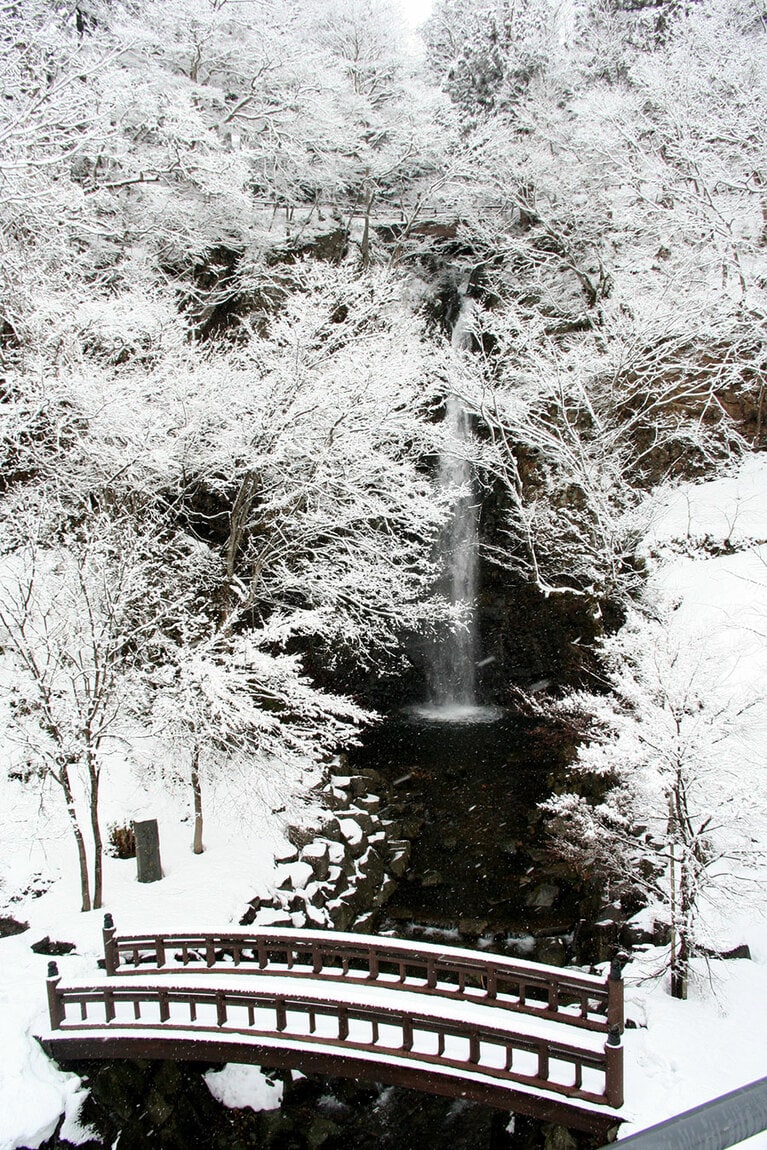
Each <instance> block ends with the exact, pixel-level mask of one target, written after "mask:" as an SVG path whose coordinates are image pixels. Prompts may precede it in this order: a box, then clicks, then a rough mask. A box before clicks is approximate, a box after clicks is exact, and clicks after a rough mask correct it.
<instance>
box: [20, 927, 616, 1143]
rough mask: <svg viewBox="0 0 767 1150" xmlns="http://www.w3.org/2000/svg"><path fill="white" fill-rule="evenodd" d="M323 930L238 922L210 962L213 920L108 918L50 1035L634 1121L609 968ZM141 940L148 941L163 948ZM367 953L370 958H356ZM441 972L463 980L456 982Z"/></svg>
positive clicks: (584, 1119) (62, 1041)
mask: <svg viewBox="0 0 767 1150" xmlns="http://www.w3.org/2000/svg"><path fill="white" fill-rule="evenodd" d="M307 935H309V932H300V931H295V932H280V938H279V939H276V938H275V935H274V934H269V935H264V936H260V935H258V936H239V937H237V936H226V942H227V946H222V945H221V943H222V941H223V940H222V938H221V937H220V936H208V939H207V942H206V940H205V939H204V938H203V944H204V945H203V954H205V955H206V958H205V963H204V965H201V962H202V955H201V954H200V953H198V952H197V951H190V950H189V949H188V948H187V946H186V943H187V942H190V940H191V939H193V940H194V943H195V946H196V947H198V948H199V946H200V936H159V937H158V938H155V937H152V938H151V939H150V940H149V941H147V939H146V938H142V939H140V940H139V939H138V937H136V938H134V939H121V940H116V939H115V938H114V934H113V931H111V932H109V931H105V944H106V957H107V961H106V966H107V970H108V972H109V973H108V974H107V975H106V976H105V977H103V978H99V979H95V980H94V981H93V982H92V983H91V984H90V985H88V986H72V987H61V986H60V985H59V983H60V980H59V977H58V972H57V970H55V969H54V970H52V972H51V976H50V977H49V981H48V998H49V1008H50V1019H51V1029H50V1031H49V1032H47V1033H46V1034H45V1035H43V1036H42V1038H41V1041H42V1042H43V1045H44V1046H45V1048H46V1049H47V1050H48V1051H49V1052H51V1053H53V1054H55V1055H56V1056H57V1057H59V1058H64V1059H67V1058H69V1059H77V1058H131V1057H133V1058H135V1057H141V1058H184V1059H189V1060H198V1061H206V1062H219V1061H220V1062H228V1061H246V1062H256V1063H260V1064H261V1065H268V1066H289V1067H293V1068H297V1069H300V1070H304V1071H305V1072H307V1073H312V1072H317V1073H325V1074H340V1075H342V1076H344V1075H346V1076H349V1077H362V1078H372V1079H373V1080H375V1081H382V1082H388V1083H394V1084H399V1085H405V1086H410V1087H414V1088H416V1089H423V1090H428V1091H431V1092H433V1093H438V1094H446V1095H450V1096H454V1097H464V1098H469V1099H472V1100H475V1101H480V1102H485V1103H488V1104H490V1105H494V1106H500V1107H502V1108H504V1109H509V1110H516V1111H519V1112H521V1113H527V1114H533V1115H535V1116H537V1117H543V1118H546V1119H547V1120H550V1121H557V1122H562V1123H564V1124H565V1125H570V1126H573V1127H579V1128H582V1129H587V1130H590V1131H592V1132H594V1133H596V1134H598V1135H599V1136H600V1137H606V1136H607V1132H608V1130H609V1129H610V1128H611V1127H612V1126H614V1125H615V1124H616V1123H617V1122H619V1121H620V1115H619V1114H618V1113H617V1111H618V1110H619V1109H620V1107H621V1106H622V1103H623V1097H622V1048H621V1046H620V1040H619V1035H618V1028H617V1026H614V1027H612V1028H611V1030H610V1032H609V1037H608V1039H607V1043H606V1044H605V1036H606V1035H605V1031H606V1030H607V1023H608V1019H607V1011H608V1007H609V1000H610V999H611V995H612V999H613V1000H614V998H615V992H614V991H612V992H611V991H610V990H609V987H608V986H607V985H606V984H605V983H604V982H602V981H601V980H598V979H595V978H591V977H590V976H588V975H580V974H579V973H578V972H572V973H569V972H563V971H562V970H560V969H559V968H551V972H549V970H548V969H547V968H536V967H535V964H529V963H528V964H524V966H523V969H522V970H521V973H520V969H519V967H518V966H517V967H516V971H512V970H511V968H512V967H514V965H515V964H513V963H512V962H511V961H510V960H508V962H507V960H504V959H502V958H500V957H499V956H492V955H488V956H485V955H482V956H478V955H475V954H473V952H466V953H465V954H464V953H463V952H457V953H453V954H451V952H450V951H449V949H445V948H434V952H432V951H431V950H430V951H428V952H427V953H424V951H423V949H418V948H414V949H413V950H408V949H407V944H402V943H399V944H398V945H396V946H395V947H394V948H392V947H391V946H390V940H380V939H376V938H364V937H362V938H361V937H360V936H351V938H341V939H337V938H334V936H333V935H332V933H331V932H326V933H325V934H324V935H322V936H321V938H320V942H319V943H318V942H317V940H316V939H314V938H312V937H306V936H307ZM179 937H182V938H183V939H184V940H185V941H184V942H183V944H179ZM214 939H215V943H216V944H217V945H214V944H213V941H212V940H214ZM246 941H247V944H248V945H247V946H246V945H245V943H246ZM139 943H140V945H141V946H142V947H145V948H148V952H149V955H150V961H149V962H148V961H147V954H146V953H145V951H144V950H137V949H136V947H137V946H138V945H139ZM208 943H210V945H208ZM179 945H181V949H180V950H179V949H178V947H179ZM312 946H314V948H315V949H314V952H313V958H312ZM318 946H319V947H320V950H319V951H318V950H317V947H318ZM120 947H122V948H123V952H125V948H128V947H130V948H131V953H132V954H133V955H134V957H135V958H136V961H135V962H134V964H133V972H132V973H131V974H130V976H129V977H120V975H121V974H122V972H123V963H122V953H121V951H120V949H119V948H120ZM227 947H228V949H227ZM232 948H233V949H232ZM115 952H116V953H115ZM234 952H236V953H237V958H236V960H235V959H234V957H233V954H234ZM392 952H393V953H395V955H398V956H399V959H398V961H399V960H402V961H401V962H400V969H399V973H398V972H397V970H396V969H395V970H394V971H392V970H391V969H388V970H387V969H384V967H385V966H386V962H387V961H388V959H387V955H388V956H389V958H390V957H391V953H392ZM360 953H362V959H363V961H362V969H354V967H353V965H352V964H353V961H354V960H356V959H359V957H360ZM152 954H153V955H154V969H152V968H151V966H152V961H151V956H152ZM339 954H340V956H341V958H340V967H339V966H337V965H336V966H331V968H330V970H331V971H332V973H331V972H329V970H328V969H327V967H326V960H327V959H328V957H329V956H331V957H332V956H335V957H336V958H337V957H338V956H339ZM169 956H170V957H169ZM467 956H468V957H467ZM116 958H117V959H118V961H115V959H116ZM424 963H425V964H426V965H424ZM464 963H468V964H469V967H468V968H467V967H465V966H464V965H463V964H464ZM439 964H442V968H441V972H440V977H439V978H438V965H439ZM158 966H159V967H161V969H158ZM413 968H414V969H415V972H416V974H415V976H414V974H413ZM502 968H503V969H502ZM115 969H117V970H118V972H119V973H118V976H115V974H113V973H111V972H112V971H114V970H115ZM467 971H468V973H467ZM456 972H458V976H457V978H456V977H455V976H456ZM478 972H479V973H481V974H482V978H480V979H479V981H478V982H477V980H476V977H475V976H476V975H477V973H478ZM441 973H446V976H447V977H448V978H453V981H452V982H451V981H448V982H445V983H443V982H442V981H441ZM419 974H420V975H424V974H425V977H418V975H419ZM158 975H160V977H158ZM469 976H470V977H471V979H472V980H474V981H473V982H470V981H469ZM549 976H550V977H551V980H552V982H551V985H548V984H547V982H546V979H547V978H548V977H549ZM520 977H521V978H522V979H523V982H522V984H521V985H520V983H519V978H520ZM504 978H513V979H516V980H517V982H516V985H515V993H513V994H508V993H505V992H503V991H501V990H499V986H500V985H502V984H504V983H503V979H504ZM539 984H540V985H539ZM504 985H505V984H504ZM547 986H548V989H547ZM529 995H533V997H532V998H530V997H529ZM612 1005H613V1008H614V1006H615V1002H614V1001H613V1002H612ZM599 1008H601V1009H603V1010H605V1014H601V1015H600V1014H599V1013H598V1012H597V1011H598V1009H599ZM613 1014H614V1009H613Z"/></svg>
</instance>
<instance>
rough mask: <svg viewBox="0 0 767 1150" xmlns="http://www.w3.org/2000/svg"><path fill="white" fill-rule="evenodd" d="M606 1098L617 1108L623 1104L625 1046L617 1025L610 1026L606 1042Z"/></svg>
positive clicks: (608, 1102) (608, 1103) (609, 1104)
mask: <svg viewBox="0 0 767 1150" xmlns="http://www.w3.org/2000/svg"><path fill="white" fill-rule="evenodd" d="M605 1100H606V1101H607V1105H608V1106H614V1107H615V1108H616V1109H619V1108H620V1107H621V1106H622V1105H623V1046H622V1044H621V1035H620V1030H619V1029H618V1027H617V1026H611V1027H610V1032H609V1034H608V1035H607V1042H606V1043H605Z"/></svg>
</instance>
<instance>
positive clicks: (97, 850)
mask: <svg viewBox="0 0 767 1150" xmlns="http://www.w3.org/2000/svg"><path fill="white" fill-rule="evenodd" d="M88 779H89V781H90V787H91V793H90V815H91V832H92V835H93V909H94V910H100V909H101V903H102V895H103V887H104V877H103V875H104V851H103V843H102V840H101V827H100V826H99V772H98V769H97V768H96V767H95V766H94V764H93V762H92V761H91V762H89V763H88Z"/></svg>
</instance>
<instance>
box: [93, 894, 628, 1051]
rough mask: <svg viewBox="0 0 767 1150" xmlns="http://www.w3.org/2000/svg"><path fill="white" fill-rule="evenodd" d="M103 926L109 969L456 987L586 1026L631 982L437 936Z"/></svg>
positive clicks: (609, 1024) (600, 1024)
mask: <svg viewBox="0 0 767 1150" xmlns="http://www.w3.org/2000/svg"><path fill="white" fill-rule="evenodd" d="M107 917H108V922H109V925H108V926H105V929H104V953H105V964H106V969H107V972H108V973H109V974H116V973H120V974H127V973H139V974H140V973H146V972H147V970H148V969H149V968H151V969H152V970H153V971H155V970H156V971H164V972H168V971H171V970H178V969H179V968H187V967H194V968H195V969H205V970H216V971H221V970H222V969H225V970H226V971H233V970H237V971H242V972H246V971H247V972H259V971H266V972H270V973H280V974H286V975H290V976H291V977H300V978H317V977H320V978H324V979H332V978H338V979H343V980H344V981H346V982H350V983H378V984H381V985H385V986H387V987H401V988H404V989H407V990H408V991H410V992H418V993H423V994H439V995H442V996H445V995H454V996H456V997H459V998H465V999H471V1000H474V1001H483V1002H487V1003H488V1004H492V1005H493V1006H497V1007H500V1008H502V1009H508V1010H512V1011H515V1012H517V1013H523V1014H534V1015H537V1016H539V1017H545V1018H552V1019H560V1020H562V1019H563V1018H566V1021H567V1022H568V1023H569V1024H571V1025H573V1026H579V1027H582V1028H585V1029H587V1030H598V1031H604V1032H607V1031H608V1030H610V1029H611V1028H615V1027H617V1028H618V1030H619V1031H622V1030H623V982H622V979H621V972H620V966H619V965H618V964H615V963H614V964H613V967H612V969H611V972H610V977H609V978H608V979H607V980H603V979H600V978H597V977H595V976H593V975H588V974H582V973H580V972H571V971H568V970H565V969H562V968H559V967H545V966H541V965H540V964H537V963H530V962H522V961H518V960H514V959H508V958H504V957H502V956H499V955H483V954H481V953H479V952H478V953H476V954H467V953H466V952H456V953H454V954H451V952H450V950H449V949H448V948H445V949H442V948H440V947H437V946H433V945H429V944H421V945H417V944H413V945H411V944H410V943H406V942H402V941H399V940H392V939H385V938H379V937H375V936H366V935H355V936H340V937H339V936H338V935H334V934H333V933H332V932H330V931H315V932H313V931H302V930H278V931H259V932H257V933H253V934H237V935H235V934H232V935H227V934H205V933H200V934H194V933H192V934H167V935H131V936H126V937H118V936H117V935H116V933H115V930H114V926H113V925H112V924H111V918H109V916H107Z"/></svg>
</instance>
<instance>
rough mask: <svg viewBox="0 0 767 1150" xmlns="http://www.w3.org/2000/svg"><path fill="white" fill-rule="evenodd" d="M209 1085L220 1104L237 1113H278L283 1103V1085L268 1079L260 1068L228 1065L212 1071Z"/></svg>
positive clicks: (209, 1074)
mask: <svg viewBox="0 0 767 1150" xmlns="http://www.w3.org/2000/svg"><path fill="white" fill-rule="evenodd" d="M204 1077H205V1084H206V1085H207V1087H208V1090H210V1092H211V1094H212V1095H213V1097H214V1098H215V1099H216V1101H217V1102H221V1103H223V1105H224V1106H229V1107H231V1108H232V1109H234V1110H244V1109H245V1108H246V1107H250V1109H251V1110H276V1109H277V1108H278V1107H279V1105H280V1103H281V1102H282V1090H283V1086H282V1083H281V1082H276V1081H273V1080H272V1079H271V1078H267V1076H266V1075H265V1074H264V1072H263V1071H262V1070H260V1069H259V1068H258V1066H241V1065H240V1064H239V1063H237V1062H227V1064H226V1066H224V1067H223V1069H221V1070H209V1071H208V1073H207V1074H205V1075H204Z"/></svg>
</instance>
